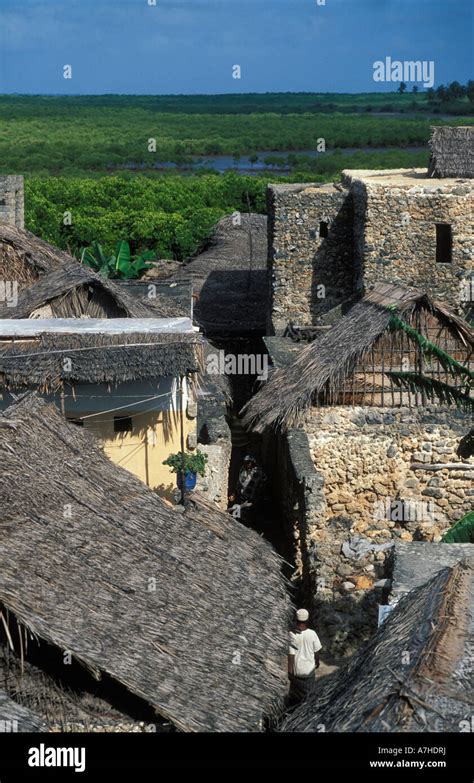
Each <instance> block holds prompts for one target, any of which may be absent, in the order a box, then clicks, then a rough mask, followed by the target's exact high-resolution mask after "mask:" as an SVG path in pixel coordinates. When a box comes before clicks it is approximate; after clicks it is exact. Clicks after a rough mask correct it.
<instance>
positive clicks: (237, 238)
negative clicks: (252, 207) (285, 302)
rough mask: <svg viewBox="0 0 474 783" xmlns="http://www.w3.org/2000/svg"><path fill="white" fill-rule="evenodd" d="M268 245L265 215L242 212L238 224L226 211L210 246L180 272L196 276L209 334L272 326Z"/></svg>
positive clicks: (200, 319) (202, 321)
mask: <svg viewBox="0 0 474 783" xmlns="http://www.w3.org/2000/svg"><path fill="white" fill-rule="evenodd" d="M267 245H268V240H267V218H266V216H265V215H259V214H256V213H250V214H242V215H240V218H239V223H238V224H237V225H236V224H235V219H234V216H233V215H226V216H225V217H223V218H222V219H221V220H219V221H218V223H217V224H216V225H215V227H214V231H213V234H212V237H211V241H210V244H209V247H207V248H206V250H204V251H203V252H202V253H199V255H197V256H195V257H194V258H192V259H191V260H190V261H189V263H187V264H185V265H183V268H182V269H180V270H179V272H178V273H177V274H176V276H175V277H176V279H179V280H186V279H187V280H191V281H192V284H193V291H194V294H195V298H196V302H195V305H194V317H195V320H196V323H198V324H199V326H200V327H201V328H202V329H203V330H204V332H205V333H207V334H216V333H217V334H220V335H222V334H224V333H226V334H227V333H228V334H235V333H238V334H242V332H243V331H244V330H245V331H246V332H249V333H252V332H258V333H265V332H266V331H267V313H268V297H269V281H270V278H269V273H268V269H267ZM167 279H168V280H171V279H173V277H171V278H167Z"/></svg>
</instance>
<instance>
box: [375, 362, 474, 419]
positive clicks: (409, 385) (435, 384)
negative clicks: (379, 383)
mask: <svg viewBox="0 0 474 783" xmlns="http://www.w3.org/2000/svg"><path fill="white" fill-rule="evenodd" d="M387 375H388V376H389V377H390V378H391V379H392V380H393V382H394V384H395V385H396V386H398V388H404V389H407V390H408V391H410V392H412V393H413V394H415V393H416V392H419V391H421V392H424V393H425V394H426V396H427V397H428V399H429V400H433V401H434V400H436V399H438V400H440V401H441V402H442V403H446V404H447V405H457V406H458V407H461V408H465V409H467V410H474V398H472V397H470V396H469V391H464V390H461V389H458V388H457V387H456V386H451V385H450V384H449V383H444V382H443V381H439V380H437V379H436V378H428V377H427V376H426V375H422V373H417V372H396V371H395V370H391V371H388V372H387Z"/></svg>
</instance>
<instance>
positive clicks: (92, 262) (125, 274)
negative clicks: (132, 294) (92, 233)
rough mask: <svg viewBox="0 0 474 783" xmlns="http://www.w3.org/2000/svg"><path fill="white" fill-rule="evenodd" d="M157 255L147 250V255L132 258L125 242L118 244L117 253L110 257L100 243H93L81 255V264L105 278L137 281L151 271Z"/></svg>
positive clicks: (128, 246)
mask: <svg viewBox="0 0 474 783" xmlns="http://www.w3.org/2000/svg"><path fill="white" fill-rule="evenodd" d="M154 258H155V253H154V252H153V251H152V250H147V251H146V252H145V253H141V254H140V255H137V256H136V257H135V258H132V255H131V253H130V245H129V244H128V242H126V241H125V240H123V239H122V240H119V241H118V242H117V245H116V248H115V253H114V254H113V255H111V256H108V255H107V254H106V253H104V251H103V249H102V245H100V244H99V242H93V243H92V245H91V246H90V247H85V248H84V250H83V251H82V253H81V262H82V263H83V264H84V266H88V267H89V268H90V269H93V270H94V272H99V274H101V275H103V277H113V278H118V279H119V280H136V279H137V278H139V277H141V275H142V274H143V273H144V272H146V270H147V269H150V267H151V264H147V263H146V262H147V261H152V260H153V259H154Z"/></svg>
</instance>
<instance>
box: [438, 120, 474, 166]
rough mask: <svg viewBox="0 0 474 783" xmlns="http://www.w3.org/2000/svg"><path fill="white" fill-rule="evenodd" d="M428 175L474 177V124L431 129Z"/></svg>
mask: <svg viewBox="0 0 474 783" xmlns="http://www.w3.org/2000/svg"><path fill="white" fill-rule="evenodd" d="M429 145H430V147H431V158H430V162H429V166H428V176H429V177H463V178H464V177H468V178H471V177H474V125H464V126H458V127H449V126H439V125H438V126H435V127H434V128H432V129H431V139H430V142H429Z"/></svg>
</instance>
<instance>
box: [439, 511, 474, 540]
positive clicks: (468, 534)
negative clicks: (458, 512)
mask: <svg viewBox="0 0 474 783" xmlns="http://www.w3.org/2000/svg"><path fill="white" fill-rule="evenodd" d="M441 541H442V542H443V543H445V544H474V511H469V512H468V513H467V514H466V515H465V516H464V517H462V519H460V520H459V522H456V524H455V525H453V526H452V527H451V528H449V530H448V531H447V532H446V533H445V534H444V536H443V537H442V539H441Z"/></svg>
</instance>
